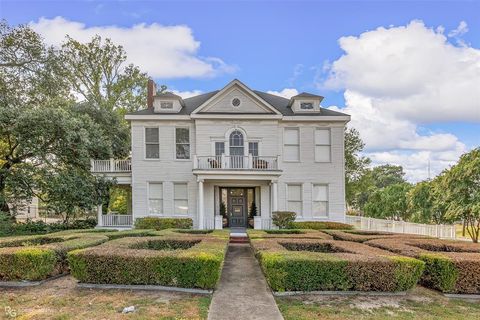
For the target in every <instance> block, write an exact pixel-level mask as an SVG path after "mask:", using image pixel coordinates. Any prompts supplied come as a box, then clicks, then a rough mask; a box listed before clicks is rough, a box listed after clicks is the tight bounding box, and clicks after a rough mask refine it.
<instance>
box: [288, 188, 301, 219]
mask: <svg viewBox="0 0 480 320" xmlns="http://www.w3.org/2000/svg"><path fill="white" fill-rule="evenodd" d="M287 210H288V211H293V212H295V213H296V214H297V216H301V215H302V186H301V185H299V184H288V185H287Z"/></svg>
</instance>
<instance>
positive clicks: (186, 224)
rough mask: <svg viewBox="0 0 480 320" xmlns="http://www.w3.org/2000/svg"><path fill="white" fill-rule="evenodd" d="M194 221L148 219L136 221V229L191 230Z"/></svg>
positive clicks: (185, 219)
mask: <svg viewBox="0 0 480 320" xmlns="http://www.w3.org/2000/svg"><path fill="white" fill-rule="evenodd" d="M192 226H193V221H192V219H190V218H157V217H146V218H138V219H136V220H135V228H137V229H154V230H164V229H191V228H192Z"/></svg>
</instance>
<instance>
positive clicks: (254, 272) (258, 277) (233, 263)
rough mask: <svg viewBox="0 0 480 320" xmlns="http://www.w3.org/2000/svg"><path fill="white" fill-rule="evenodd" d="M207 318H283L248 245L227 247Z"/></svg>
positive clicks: (229, 319) (212, 319)
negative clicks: (220, 275)
mask: <svg viewBox="0 0 480 320" xmlns="http://www.w3.org/2000/svg"><path fill="white" fill-rule="evenodd" d="M208 319H209V320H231V319H235V320H244V319H268V320H276V319H283V317H282V315H281V314H280V311H279V310H278V307H277V304H276V303H275V300H274V298H273V295H272V293H271V291H270V289H269V288H268V286H267V283H266V281H265V278H264V276H263V273H262V270H261V269H260V265H259V264H258V262H257V260H256V259H255V257H254V256H253V252H252V249H251V248H250V245H249V244H230V245H229V247H228V251H227V256H226V259H225V265H224V267H223V272H222V278H221V279H220V284H219V286H218V289H217V290H216V291H215V292H214V294H213V299H212V303H211V304H210V310H209V312H208Z"/></svg>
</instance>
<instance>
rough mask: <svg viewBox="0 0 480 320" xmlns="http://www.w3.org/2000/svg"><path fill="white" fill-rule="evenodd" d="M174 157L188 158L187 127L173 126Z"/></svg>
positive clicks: (188, 138)
mask: <svg viewBox="0 0 480 320" xmlns="http://www.w3.org/2000/svg"><path fill="white" fill-rule="evenodd" d="M175 158H176V159H190V130H189V128H175Z"/></svg>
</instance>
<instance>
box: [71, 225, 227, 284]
mask: <svg viewBox="0 0 480 320" xmlns="http://www.w3.org/2000/svg"><path fill="white" fill-rule="evenodd" d="M166 234H171V233H169V232H168V231H167V232H166ZM227 244H228V238H226V237H225V238H216V237H213V236H210V235H205V236H193V235H188V234H184V235H180V234H178V235H177V236H175V237H173V236H169V235H161V236H155V237H145V238H138V237H128V238H122V239H117V240H113V241H109V242H107V243H105V244H103V245H101V246H98V247H92V248H88V249H83V250H77V251H72V252H70V253H69V254H68V262H69V265H70V269H71V273H72V275H73V276H74V277H75V278H76V279H78V280H79V281H80V282H86V283H103V284H109V283H112V284H147V285H148V284H150V285H164V286H176V287H185V288H202V289H212V288H214V287H215V286H216V284H217V282H218V280H219V279H220V274H221V269H222V266H223V259H224V256H225V252H226V247H227Z"/></svg>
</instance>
